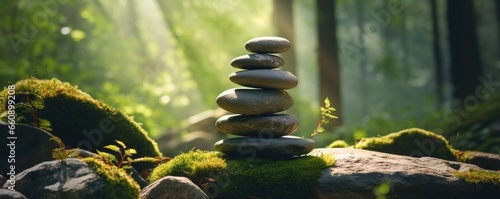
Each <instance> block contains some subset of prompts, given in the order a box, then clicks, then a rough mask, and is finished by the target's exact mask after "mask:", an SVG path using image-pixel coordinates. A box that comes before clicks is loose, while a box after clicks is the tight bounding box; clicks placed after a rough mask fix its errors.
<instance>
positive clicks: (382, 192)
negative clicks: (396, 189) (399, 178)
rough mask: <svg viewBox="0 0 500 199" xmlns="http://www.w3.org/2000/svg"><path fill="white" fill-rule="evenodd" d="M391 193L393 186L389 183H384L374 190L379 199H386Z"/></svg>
mask: <svg viewBox="0 0 500 199" xmlns="http://www.w3.org/2000/svg"><path fill="white" fill-rule="evenodd" d="M390 191H391V186H390V185H389V183H387V182H382V183H381V184H380V185H378V186H377V187H375V188H374V189H373V194H375V196H376V198H377V199H385V196H386V195H387V194H388V193H389V192H390Z"/></svg>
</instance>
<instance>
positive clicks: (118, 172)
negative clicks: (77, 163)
mask: <svg viewBox="0 0 500 199" xmlns="http://www.w3.org/2000/svg"><path fill="white" fill-rule="evenodd" d="M82 160H83V161H84V162H85V163H87V164H88V165H90V166H91V167H92V168H93V169H95V171H96V172H97V173H98V174H99V175H100V176H101V177H103V178H104V179H105V181H104V182H105V184H104V190H105V191H106V193H105V195H104V196H103V197H102V198H133V199H137V198H140V196H139V193H140V191H141V190H140V187H139V185H138V184H137V183H136V182H135V181H134V180H133V179H132V177H130V176H129V175H128V174H127V173H126V172H125V170H123V169H120V168H118V167H115V166H111V165H108V164H105V163H103V162H102V161H100V160H97V159H95V158H84V159H82Z"/></svg>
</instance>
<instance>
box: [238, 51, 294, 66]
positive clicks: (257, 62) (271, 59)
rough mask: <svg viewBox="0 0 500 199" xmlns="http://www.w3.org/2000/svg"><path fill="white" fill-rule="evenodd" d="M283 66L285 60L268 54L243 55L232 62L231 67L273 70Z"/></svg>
mask: <svg viewBox="0 0 500 199" xmlns="http://www.w3.org/2000/svg"><path fill="white" fill-rule="evenodd" d="M283 65H285V60H283V58H281V57H278V56H275V55H268V54H249V55H242V56H239V57H236V58H234V59H233V60H231V66H233V67H235V68H241V69H273V68H278V67H280V66H283Z"/></svg>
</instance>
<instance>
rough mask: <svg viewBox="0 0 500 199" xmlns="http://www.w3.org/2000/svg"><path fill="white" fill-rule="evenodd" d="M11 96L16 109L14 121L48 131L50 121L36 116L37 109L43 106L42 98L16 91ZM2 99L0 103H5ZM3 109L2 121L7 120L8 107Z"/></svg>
mask: <svg viewBox="0 0 500 199" xmlns="http://www.w3.org/2000/svg"><path fill="white" fill-rule="evenodd" d="M13 98H14V101H15V104H14V105H13V106H14V109H15V111H16V117H15V121H16V123H24V124H30V125H31V126H34V127H38V128H41V129H43V130H46V131H49V132H50V131H51V130H52V129H51V128H50V121H48V120H46V119H42V118H40V117H38V111H39V110H43V109H44V108H45V106H44V100H43V98H41V97H40V96H38V95H35V94H31V93H26V92H22V93H16V94H15V95H14V96H13ZM3 101H4V100H0V102H2V103H0V104H5V105H7V103H3ZM0 110H1V109H0ZM3 110H4V111H3V112H2V114H1V119H2V120H3V121H7V111H8V110H9V109H8V108H7V107H4V109H3Z"/></svg>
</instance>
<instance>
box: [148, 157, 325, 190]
mask: <svg viewBox="0 0 500 199" xmlns="http://www.w3.org/2000/svg"><path fill="white" fill-rule="evenodd" d="M334 162H335V160H334V159H333V157H332V156H331V155H330V156H327V155H325V156H321V157H315V156H304V157H297V158H291V159H279V160H269V159H260V158H256V159H232V158H228V157H224V156H223V155H222V154H221V153H218V152H203V151H199V150H198V151H191V152H189V153H185V154H181V155H179V156H177V157H175V158H174V159H172V160H171V161H169V162H167V163H165V164H162V165H160V166H158V167H157V168H155V169H154V170H153V172H152V173H151V176H150V177H149V181H150V182H153V181H155V180H158V179H160V178H162V177H164V176H168V175H175V176H185V177H187V178H189V179H191V180H192V181H193V182H194V183H195V184H197V185H198V186H200V187H203V184H204V183H205V182H207V180H208V179H210V180H212V181H213V182H214V183H215V184H216V186H215V188H214V187H212V188H211V189H209V190H208V192H209V193H208V194H209V195H211V196H217V198H245V197H259V198H310V197H311V196H312V194H313V193H314V189H315V186H316V183H317V180H318V178H319V177H320V176H321V172H322V170H324V169H325V168H327V167H329V166H332V165H333V164H334Z"/></svg>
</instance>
